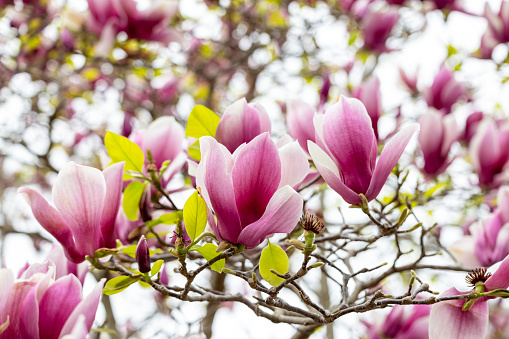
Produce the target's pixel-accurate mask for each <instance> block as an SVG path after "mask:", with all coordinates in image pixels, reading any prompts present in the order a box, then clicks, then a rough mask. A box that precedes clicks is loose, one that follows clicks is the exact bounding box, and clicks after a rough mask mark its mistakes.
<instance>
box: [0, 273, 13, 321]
mask: <svg viewBox="0 0 509 339" xmlns="http://www.w3.org/2000/svg"><path fill="white" fill-rule="evenodd" d="M13 286H14V274H13V273H12V271H11V270H9V269H7V268H0V324H3V323H4V322H5V321H6V319H7V314H5V308H6V305H7V300H9V296H10V294H11V290H12V288H13Z"/></svg>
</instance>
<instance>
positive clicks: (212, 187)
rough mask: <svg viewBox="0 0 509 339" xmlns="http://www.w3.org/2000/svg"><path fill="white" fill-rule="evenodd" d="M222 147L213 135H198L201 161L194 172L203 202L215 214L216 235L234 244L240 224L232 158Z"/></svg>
mask: <svg viewBox="0 0 509 339" xmlns="http://www.w3.org/2000/svg"><path fill="white" fill-rule="evenodd" d="M221 146H222V145H220V144H219V143H218V142H217V141H216V140H215V139H214V138H212V137H208V136H207V137H201V138H200V150H201V161H200V164H199V165H198V170H197V173H196V185H197V186H198V187H200V188H201V191H202V196H203V198H204V200H205V202H206V203H207V205H208V206H209V207H211V208H212V209H213V210H214V213H215V214H216V217H217V232H218V233H216V236H219V237H220V238H222V239H224V240H228V241H231V242H233V243H236V241H237V237H238V236H239V234H240V231H241V230H242V227H241V225H240V217H239V213H238V212H237V204H236V202H235V195H234V190H233V181H232V176H231V174H230V173H229V168H228V167H229V162H232V159H231V158H232V157H231V155H230V156H229V157H228V155H227V154H226V153H225V151H223V150H222V147H221ZM223 147H224V146H223ZM226 152H228V150H226ZM228 154H229V153H228Z"/></svg>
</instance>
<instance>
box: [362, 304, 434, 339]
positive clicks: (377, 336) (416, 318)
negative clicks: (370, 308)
mask: <svg viewBox="0 0 509 339" xmlns="http://www.w3.org/2000/svg"><path fill="white" fill-rule="evenodd" d="M430 311H431V306H429V305H414V306H413V307H408V306H400V305H396V306H394V307H393V308H392V310H391V312H390V313H389V315H387V317H386V318H385V319H384V322H383V323H382V324H372V323H368V322H364V325H365V326H366V327H367V329H368V333H367V338H368V339H428V327H429V325H428V320H429V313H430Z"/></svg>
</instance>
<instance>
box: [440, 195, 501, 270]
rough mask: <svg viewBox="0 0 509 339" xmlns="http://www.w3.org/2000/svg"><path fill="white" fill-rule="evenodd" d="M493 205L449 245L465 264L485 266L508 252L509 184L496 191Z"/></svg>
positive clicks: (472, 266) (470, 266)
mask: <svg viewBox="0 0 509 339" xmlns="http://www.w3.org/2000/svg"><path fill="white" fill-rule="evenodd" d="M497 204H498V206H497V208H496V209H495V211H494V212H493V215H492V216H491V217H490V218H489V219H488V220H486V221H485V222H483V223H480V224H474V225H472V226H471V227H470V235H465V236H463V237H461V238H460V239H458V240H457V241H456V242H454V243H453V244H452V245H451V246H450V250H451V251H452V252H453V253H454V255H455V257H456V259H458V260H459V261H460V262H461V263H462V264H463V265H464V266H465V267H469V268H474V267H480V266H482V267H488V266H491V265H493V264H495V263H497V262H499V261H501V260H502V259H504V258H505V257H506V256H507V255H508V254H509V209H508V206H509V186H502V187H500V189H499V190H498V195H497Z"/></svg>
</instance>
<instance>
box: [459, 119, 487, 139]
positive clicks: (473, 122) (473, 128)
mask: <svg viewBox="0 0 509 339" xmlns="http://www.w3.org/2000/svg"><path fill="white" fill-rule="evenodd" d="M483 118H484V114H483V112H474V113H472V114H470V115H469V116H468V118H467V121H466V123H465V130H464V131H463V136H462V138H461V139H462V140H463V141H464V142H466V143H469V142H470V140H472V138H473V137H474V135H475V133H476V132H477V129H478V128H479V125H480V123H481V121H482V120H483Z"/></svg>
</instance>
